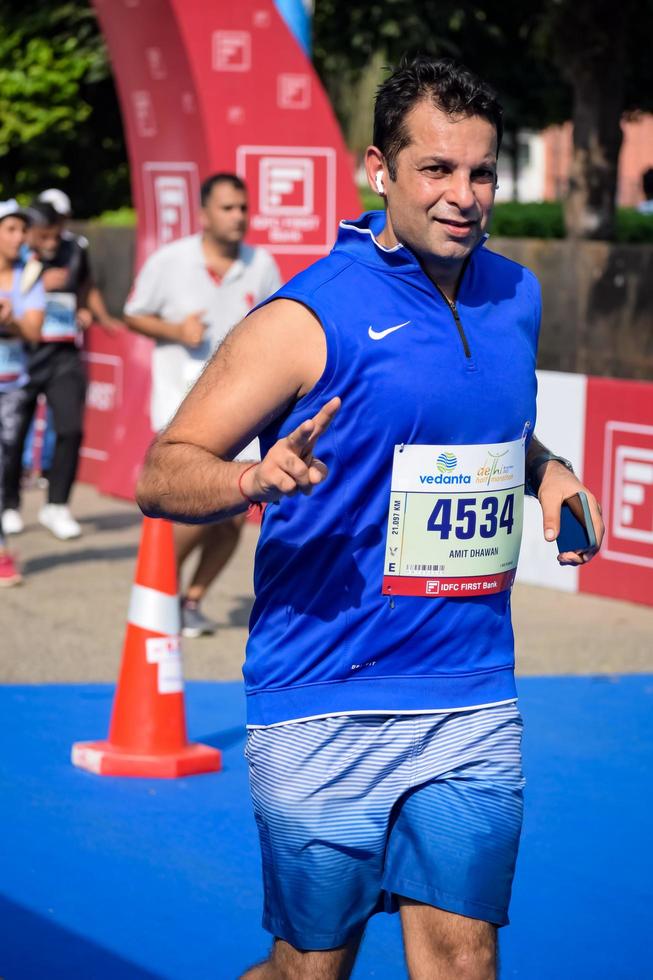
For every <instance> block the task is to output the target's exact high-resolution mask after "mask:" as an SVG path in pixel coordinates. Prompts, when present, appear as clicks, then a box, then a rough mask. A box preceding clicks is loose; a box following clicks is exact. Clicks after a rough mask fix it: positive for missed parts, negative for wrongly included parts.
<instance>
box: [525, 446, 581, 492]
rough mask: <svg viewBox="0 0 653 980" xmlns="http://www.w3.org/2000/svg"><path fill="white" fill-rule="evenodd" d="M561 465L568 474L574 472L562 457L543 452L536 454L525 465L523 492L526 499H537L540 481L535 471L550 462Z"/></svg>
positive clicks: (567, 461)
mask: <svg viewBox="0 0 653 980" xmlns="http://www.w3.org/2000/svg"><path fill="white" fill-rule="evenodd" d="M552 461H553V462H556V463H562V465H563V466H566V467H567V469H568V470H569V472H570V473H573V472H574V467H573V466H572V465H571V463H570V462H569V460H568V459H565V458H564V456H556V455H555V453H550V452H543V453H538V454H537V456H534V457H533V459H531V460H530V461H529V462H528V463H527V465H526V483H525V486H524V491H525V493H526V495H527V496H528V497H537V492H538V490H539V489H540V484H541V482H542V481H541V480H540V479H538V476H537V471H538V470H539V468H540V466H543V465H544V463H550V462H552Z"/></svg>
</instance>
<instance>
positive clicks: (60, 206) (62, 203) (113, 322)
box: [38, 187, 124, 333]
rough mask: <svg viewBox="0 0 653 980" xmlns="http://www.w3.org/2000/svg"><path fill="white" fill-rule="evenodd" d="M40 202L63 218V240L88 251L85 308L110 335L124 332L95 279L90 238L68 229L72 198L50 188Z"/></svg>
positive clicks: (120, 322)
mask: <svg viewBox="0 0 653 980" xmlns="http://www.w3.org/2000/svg"><path fill="white" fill-rule="evenodd" d="M38 200H39V201H44V202H45V203H46V204H51V205H52V207H53V208H54V210H55V211H56V212H57V214H58V215H59V217H60V218H61V222H62V223H61V238H62V240H63V241H69V240H72V241H75V242H77V244H78V245H79V246H81V248H83V249H85V250H86V264H87V266H88V276H89V284H88V292H87V295H86V301H85V306H86V308H87V309H88V310H90V311H91V313H92V314H93V319H94V321H95V322H96V323H99V324H100V326H101V327H104V328H105V330H107V331H108V332H109V333H115V332H116V331H118V330H123V329H124V323H123V322H122V320H119V319H118V318H117V317H115V316H111V314H110V313H109V311H108V310H107V307H106V303H105V302H104V297H103V295H102V292H101V290H100V289H99V287H98V286H97V284H96V283H95V281H94V279H93V272H92V267H91V258H90V246H89V241H88V238H86V237H85V236H84V235H77V234H75V233H74V232H72V231H71V230H70V229H69V228H68V227H67V222H68V221H70V219H71V217H72V205H71V203H70V198H69V197H68V195H67V194H66V193H64V191H61V190H59V189H58V188H57V187H49V188H48V189H47V190H45V191H42V192H41V193H40V194H39V196H38Z"/></svg>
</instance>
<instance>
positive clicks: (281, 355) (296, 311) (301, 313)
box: [215, 299, 326, 397]
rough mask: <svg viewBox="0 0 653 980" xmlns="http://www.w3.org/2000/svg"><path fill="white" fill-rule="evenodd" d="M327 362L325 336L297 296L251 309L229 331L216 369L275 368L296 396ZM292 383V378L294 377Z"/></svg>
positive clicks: (320, 326)
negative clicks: (295, 298)
mask: <svg viewBox="0 0 653 980" xmlns="http://www.w3.org/2000/svg"><path fill="white" fill-rule="evenodd" d="M325 363H326V339H325V336H324V331H323V329H322V325H321V324H320V321H319V320H318V318H317V317H316V316H315V314H314V313H313V312H312V311H311V310H309V309H308V307H306V306H304V305H303V304H302V303H298V302H296V301H295V300H290V299H275V300H272V301H271V302H270V303H266V305H265V306H262V307H261V308H260V309H258V310H255V311H254V313H250V315H249V316H248V317H246V318H245V319H244V320H242V321H241V322H240V323H239V324H238V325H237V326H236V327H234V329H233V330H232V331H231V332H230V333H229V334H228V335H227V337H226V338H225V340H224V341H223V342H222V345H221V346H220V348H219V350H218V352H217V354H216V356H215V367H216V370H218V371H221V370H224V371H231V370H234V371H239V370H241V369H242V366H243V365H245V364H247V365H248V366H249V369H250V370H253V371H258V370H262V371H265V373H266V374H270V373H271V372H276V373H277V374H278V375H279V376H280V377H284V378H286V379H288V380H289V381H291V379H294V382H295V384H294V385H293V387H294V390H295V391H296V394H297V397H301V396H302V395H304V394H306V392H307V391H310V389H311V388H312V387H313V385H314V384H315V382H316V381H317V380H318V378H319V377H320V375H321V374H322V372H323V371H324V366H325ZM291 383H292V381H291Z"/></svg>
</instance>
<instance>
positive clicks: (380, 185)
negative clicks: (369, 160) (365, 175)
mask: <svg viewBox="0 0 653 980" xmlns="http://www.w3.org/2000/svg"><path fill="white" fill-rule="evenodd" d="M374 180H375V183H376V189H377V191H378V192H379V194H385V187H384V186H383V176H382V175H381V173H378V174H377V175H376V177H375V178H374Z"/></svg>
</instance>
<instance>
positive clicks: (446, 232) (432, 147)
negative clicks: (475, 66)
mask: <svg viewBox="0 0 653 980" xmlns="http://www.w3.org/2000/svg"><path fill="white" fill-rule="evenodd" d="M405 126H406V129H407V131H408V133H409V135H410V137H411V142H410V144H409V145H408V146H407V147H405V149H403V150H401V151H400V152H399V154H398V155H397V176H396V180H391V179H389V175H387V174H386V178H385V191H386V196H387V201H388V217H389V221H390V223H391V225H392V230H393V231H394V234H395V236H396V238H397V240H398V241H400V242H402V243H403V244H404V245H407V246H408V248H410V249H411V251H412V252H414V253H415V254H416V255H418V256H419V257H420V258H421V259H423V260H424V261H425V262H428V260H429V258H430V259H431V262H433V261H434V260H435V264H441V265H442V264H446V265H451V266H452V267H455V266H457V265H458V264H461V263H462V262H463V261H464V260H465V259H466V258H467V256H468V255H469V253H470V252H471V251H472V249H473V248H474V246H475V245H476V244H477V243H478V242H479V241H480V239H481V238H482V237H483V233H484V232H485V229H486V228H487V225H488V221H489V219H490V213H491V210H492V205H493V203H494V192H495V186H496V163H497V134H496V130H495V128H494V126H493V125H492V123H490V122H488V120H487V119H483V118H482V117H481V116H457V117H454V118H451V117H450V116H448V115H446V113H444V112H442V111H441V110H440V109H436V108H435V107H434V106H433V105H432V104H431V102H430V101H428V100H426V99H425V100H423V101H422V102H419V103H418V104H417V105H416V106H415V107H414V108H413V109H411V111H410V112H409V114H408V115H407V117H406V120H405Z"/></svg>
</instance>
